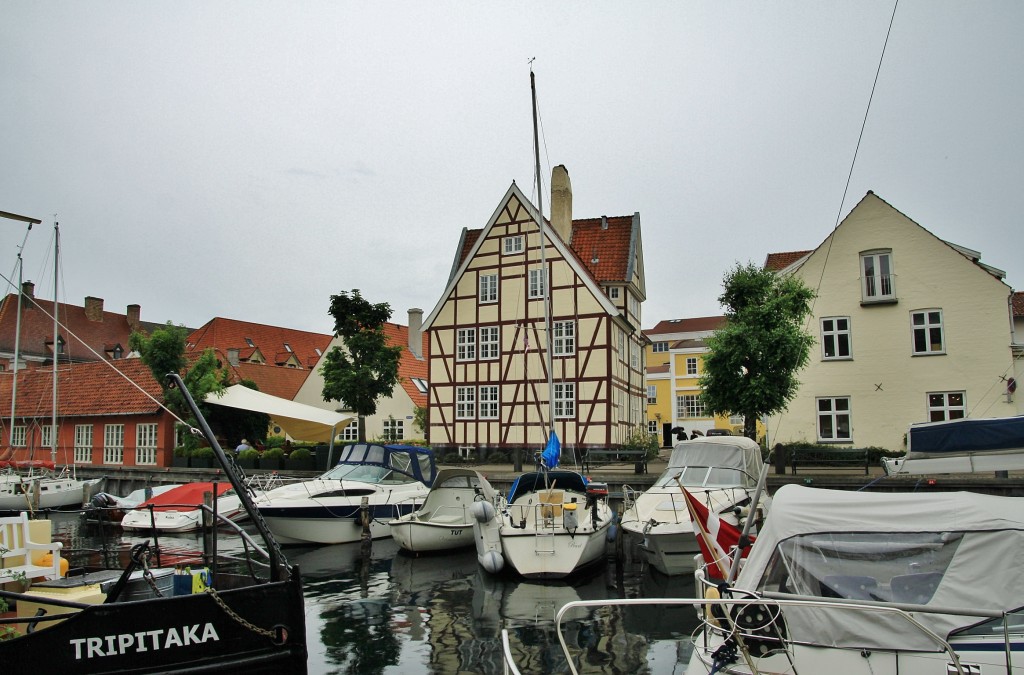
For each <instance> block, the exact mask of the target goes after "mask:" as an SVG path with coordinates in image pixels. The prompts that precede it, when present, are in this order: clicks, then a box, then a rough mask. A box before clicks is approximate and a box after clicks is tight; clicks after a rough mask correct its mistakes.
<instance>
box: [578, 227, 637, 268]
mask: <svg viewBox="0 0 1024 675" xmlns="http://www.w3.org/2000/svg"><path fill="white" fill-rule="evenodd" d="M632 234H633V216H615V217H610V218H583V219H580V220H573V221H572V236H571V239H572V241H571V242H569V244H570V245H571V246H572V250H573V251H575V252H576V255H577V256H579V258H580V260H581V261H582V262H583V264H584V266H586V268H587V270H588V271H589V272H590V273H591V275H593V277H594V279H596V280H597V281H598V282H599V283H606V282H609V281H629V279H627V278H626V277H627V274H628V269H629V264H630V256H629V251H630V243H631V242H632Z"/></svg>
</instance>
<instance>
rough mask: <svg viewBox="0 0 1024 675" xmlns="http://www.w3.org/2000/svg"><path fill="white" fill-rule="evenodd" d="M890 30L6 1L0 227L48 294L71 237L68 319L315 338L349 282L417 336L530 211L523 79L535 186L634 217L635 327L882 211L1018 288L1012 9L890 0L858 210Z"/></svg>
mask: <svg viewBox="0 0 1024 675" xmlns="http://www.w3.org/2000/svg"><path fill="white" fill-rule="evenodd" d="M893 6H894V2H893V1H892V0H887V1H885V2H871V1H865V0H857V1H856V2H825V3H822V2H757V3H730V2H675V1H673V2H646V3H634V2H622V3H607V2H557V3H551V2H545V3H540V2H536V3H534V2H515V3H513V2H502V3H497V2H493V3H491V2H472V3H470V2H454V3H452V2H391V3H366V2H347V1H336V2H323V3H320V2H295V1H291V0H289V1H287V2H271V1H266V2H207V1H203V2H191V1H187V0H186V1H181V0H177V1H175V2H70V1H67V2H48V1H45V0H31V1H21V0H0V100H2V101H3V113H2V120H0V160H2V162H0V211H8V212H14V213H18V214H23V215H28V216H32V217H35V218H39V219H42V220H43V224H42V225H41V226H37V227H36V228H35V229H33V231H32V232H31V234H30V236H29V238H28V243H27V245H26V248H25V256H24V257H25V266H24V275H25V278H26V279H30V280H32V281H35V282H36V292H37V294H39V295H41V296H43V297H52V295H53V281H52V271H48V270H50V269H52V268H50V266H49V264H48V263H47V262H46V261H45V260H44V258H45V257H46V255H47V251H48V250H50V249H49V247H50V245H51V243H50V242H51V239H52V226H53V220H54V214H56V218H57V220H58V221H59V223H60V232H61V251H62V259H63V265H62V275H63V280H62V285H61V288H60V295H61V300H62V301H63V300H66V301H68V302H72V303H74V304H83V301H84V298H85V296H87V295H92V296H97V297H101V298H103V299H104V300H105V308H106V309H107V310H109V311H116V312H124V311H125V307H126V306H127V305H129V304H136V303H137V304H139V305H141V306H142V318H143V319H144V320H146V321H156V322H165V321H167V320H171V321H173V322H174V323H176V324H185V325H187V326H190V327H198V326H200V325H202V324H203V323H205V322H206V321H208V320H209V319H211V318H213V317H215V316H222V317H228V318H233V319H240V320H245V321H253V322H258V323H266V324H272V325H276V326H284V327H288V328H298V329H304V330H312V331H317V332H324V333H329V332H331V331H332V330H333V321H332V319H331V317H330V316H329V315H328V313H327V309H328V306H329V301H330V296H331V295H332V294H336V293H338V292H340V291H342V290H351V289H354V288H358V289H361V291H362V294H363V296H364V297H366V298H368V299H369V300H371V301H372V302H387V303H390V305H391V307H392V309H393V311H394V314H393V320H395V321H397V322H398V323H406V322H407V314H406V311H407V310H408V309H409V308H410V307H419V308H422V309H423V310H424V312H425V313H429V312H430V311H431V310H432V309H433V308H434V306H435V304H436V303H437V302H438V300H439V298H440V294H441V292H442V291H443V290H444V286H445V283H446V281H447V278H448V274H449V271H450V269H451V264H452V260H453V256H454V254H455V247H456V245H457V243H458V240H459V235H460V232H461V229H462V228H463V227H469V228H479V227H483V226H484V225H485V224H486V222H487V219H488V218H489V217H490V216H491V213H492V212H493V211H494V209H495V208H496V207H497V206H498V202H499V200H500V199H501V197H502V196H503V195H504V193H505V191H506V190H507V189H508V187H509V185H510V184H511V183H512V181H516V182H517V183H518V184H519V186H520V188H522V189H523V191H524V192H525V193H526V194H527V195H528V196H532V195H535V193H536V190H535V188H534V169H533V167H534V155H533V132H532V120H531V103H530V80H529V73H530V65H529V63H528V62H529V60H530V59H531V58H535V59H536V60H535V61H534V63H533V69H534V71H535V73H536V78H537V89H538V98H539V105H540V116H541V123H542V134H543V138H542V157H541V165H542V173H543V174H545V177H544V185H545V191H547V189H548V187H547V186H548V179H549V177H550V170H551V167H553V166H555V165H558V164H564V165H566V167H567V168H568V170H569V175H570V179H571V181H572V187H573V215H574V216H575V217H577V218H587V217H599V216H601V215H609V216H615V215H628V214H632V213H634V212H639V213H640V219H641V224H642V231H643V245H644V252H645V260H644V263H645V267H646V272H647V295H648V299H647V302H646V303H645V305H644V321H643V327H644V328H650V327H653V326H654V325H655V324H656V323H657V322H658V321H660V320H663V319H671V318H683V317H696V316H707V315H714V314H719V313H721V308H720V307H719V305H718V301H717V298H718V296H719V294H720V292H721V282H722V277H723V275H724V274H725V273H726V271H727V270H728V269H729V268H730V267H732V266H733V265H734V264H736V263H737V262H739V263H747V262H754V263H757V264H761V263H763V262H764V259H765V255H766V254H767V253H770V252H778V251H791V250H799V249H810V248H814V247H815V246H817V245H818V244H819V243H821V241H822V240H823V239H824V238H825V237H826V236H827V235H828V233H829V231H830V230H831V229H832V228H833V227H834V225H835V224H836V222H837V219H838V218H839V217H840V216H845V215H846V214H847V213H848V212H849V211H850V209H851V208H853V206H855V205H856V204H857V202H858V201H859V200H860V199H861V198H862V197H863V196H864V194H865V193H866V192H867V191H868V190H873V191H874V192H875V193H876V194H878V195H879V196H880V197H882V198H883V199H885V200H886V201H887V202H889V203H890V204H891V205H892V206H894V207H895V208H897V209H899V210H900V211H902V212H903V213H905V214H906V215H907V216H909V217H910V218H912V219H913V220H915V221H916V222H918V223H919V224H921V225H922V226H924V227H925V228H927V229H928V230H930V231H931V232H932V233H934V234H935V235H937V236H939V237H941V238H943V239H946V240H949V241H952V242H954V243H957V244H960V245H963V246H967V247H969V248H972V249H975V250H978V251H981V253H982V261H983V262H986V263H988V264H990V265H993V266H995V267H997V268H1000V269H1003V270H1005V271H1006V273H1007V279H1006V280H1007V283H1008V284H1009V285H1011V286H1013V287H1014V288H1021V287H1024V246H1022V244H1024V234H1022V232H1024V228H1022V227H1021V222H1020V219H1021V218H1020V214H1021V213H1024V189H1022V186H1021V182H1022V178H1024V171H1022V168H1024V143H1022V134H1024V124H1022V119H1024V80H1022V79H1021V73H1022V72H1024V41H1022V40H1021V39H1020V31H1021V27H1022V26H1024V3H1022V2H1012V1H1006V2H984V1H982V2H941V1H937V0H901V1H900V3H899V6H898V8H897V10H896V14H895V21H894V23H893V26H892V33H891V36H890V38H889V43H888V47H887V48H886V52H885V58H884V60H883V61H882V65H881V72H880V75H879V80H878V85H877V89H876V90H875V92H874V98H873V101H872V103H871V109H870V114H869V115H868V118H867V125H866V128H865V130H864V135H863V141H862V143H861V146H860V150H859V155H858V156H857V160H856V164H855V165H854V168H853V175H852V182H851V184H850V187H849V191H848V193H847V194H846V197H845V201H844V191H845V189H846V182H847V176H848V174H849V172H850V168H851V164H852V162H853V158H854V152H855V149H856V146H857V140H858V136H859V134H860V131H861V124H862V122H863V119H864V115H865V110H866V108H867V106H868V101H869V96H870V95H871V91H872V83H873V81H874V78H875V73H876V70H877V69H878V65H879V59H880V57H881V53H882V47H883V44H884V42H885V37H886V33H887V31H888V30H889V22H890V18H891V16H892V12H893ZM544 212H545V213H548V212H549V210H548V203H547V196H546V195H545V201H544ZM0 228H2V229H0V271H2V272H3V273H4V275H5V276H7V277H8V278H10V276H11V270H12V269H13V268H14V261H15V257H16V254H17V248H18V245H19V244H20V243H21V241H22V238H23V236H24V232H25V229H24V226H23V225H22V224H20V223H16V222H11V221H0ZM5 261H6V262H5Z"/></svg>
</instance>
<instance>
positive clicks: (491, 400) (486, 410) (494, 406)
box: [479, 384, 498, 420]
mask: <svg viewBox="0 0 1024 675" xmlns="http://www.w3.org/2000/svg"><path fill="white" fill-rule="evenodd" d="M479 394H480V419H482V420H496V419H498V385H496V384H494V385H490V384H489V385H486V386H481V387H480V391H479Z"/></svg>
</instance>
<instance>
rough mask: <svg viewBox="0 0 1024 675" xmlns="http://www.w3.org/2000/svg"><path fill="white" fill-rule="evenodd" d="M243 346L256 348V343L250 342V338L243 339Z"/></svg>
mask: <svg viewBox="0 0 1024 675" xmlns="http://www.w3.org/2000/svg"><path fill="white" fill-rule="evenodd" d="M245 344H247V345H249V346H250V347H255V346H256V343H255V342H253V341H252V338H245Z"/></svg>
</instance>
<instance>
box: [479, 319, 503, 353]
mask: <svg viewBox="0 0 1024 675" xmlns="http://www.w3.org/2000/svg"><path fill="white" fill-rule="evenodd" d="M499 334H500V333H499V331H498V327H497V326H483V327H482V328H480V359H481V360H482V361H493V360H494V359H496V358H498V355H499V354H500V353H501V344H500V340H499V337H498V336H499Z"/></svg>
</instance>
